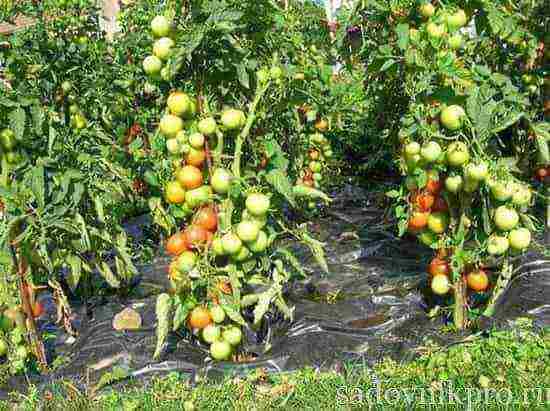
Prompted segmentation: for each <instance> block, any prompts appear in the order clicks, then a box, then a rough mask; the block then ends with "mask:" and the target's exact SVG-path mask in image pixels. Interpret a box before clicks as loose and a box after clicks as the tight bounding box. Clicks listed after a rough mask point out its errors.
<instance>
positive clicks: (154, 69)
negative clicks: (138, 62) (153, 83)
mask: <svg viewBox="0 0 550 411" xmlns="http://www.w3.org/2000/svg"><path fill="white" fill-rule="evenodd" d="M161 68H162V61H161V60H160V59H159V58H158V57H157V56H147V57H145V59H144V60H143V71H145V73H146V74H148V75H150V76H153V75H155V74H159V73H160V69H161Z"/></svg>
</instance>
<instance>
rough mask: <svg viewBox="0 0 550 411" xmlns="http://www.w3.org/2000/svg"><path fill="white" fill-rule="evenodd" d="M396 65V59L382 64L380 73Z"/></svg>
mask: <svg viewBox="0 0 550 411" xmlns="http://www.w3.org/2000/svg"><path fill="white" fill-rule="evenodd" d="M395 63H397V62H396V61H395V60H394V59H388V60H386V61H385V62H384V64H382V67H380V71H386V70H387V69H389V68H390V67H391V66H393V65H394V64H395Z"/></svg>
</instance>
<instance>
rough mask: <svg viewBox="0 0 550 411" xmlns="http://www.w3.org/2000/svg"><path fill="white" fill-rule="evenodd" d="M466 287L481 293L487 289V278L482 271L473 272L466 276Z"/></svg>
mask: <svg viewBox="0 0 550 411" xmlns="http://www.w3.org/2000/svg"><path fill="white" fill-rule="evenodd" d="M466 282H467V284H468V287H470V289H472V290H473V291H476V292H483V291H485V290H487V288H489V277H487V274H486V273H485V271H483V270H475V271H472V272H470V273H469V274H468V275H467V276H466Z"/></svg>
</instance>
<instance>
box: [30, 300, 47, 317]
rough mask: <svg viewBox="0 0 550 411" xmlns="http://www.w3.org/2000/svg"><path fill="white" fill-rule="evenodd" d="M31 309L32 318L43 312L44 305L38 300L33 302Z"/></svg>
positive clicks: (39, 315)
mask: <svg viewBox="0 0 550 411" xmlns="http://www.w3.org/2000/svg"><path fill="white" fill-rule="evenodd" d="M31 309H32V316H33V317H34V318H38V317H41V316H42V314H44V305H42V303H41V302H39V301H37V302H35V303H34V304H33V305H32V306H31Z"/></svg>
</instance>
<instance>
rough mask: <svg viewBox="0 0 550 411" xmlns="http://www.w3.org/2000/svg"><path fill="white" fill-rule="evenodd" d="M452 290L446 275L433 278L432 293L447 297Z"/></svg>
mask: <svg viewBox="0 0 550 411" xmlns="http://www.w3.org/2000/svg"><path fill="white" fill-rule="evenodd" d="M450 289H451V284H450V283H449V278H448V277H447V276H446V275H436V276H435V277H433V278H432V291H433V293H434V294H437V295H445V294H447V293H448V292H449V290H450Z"/></svg>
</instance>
